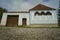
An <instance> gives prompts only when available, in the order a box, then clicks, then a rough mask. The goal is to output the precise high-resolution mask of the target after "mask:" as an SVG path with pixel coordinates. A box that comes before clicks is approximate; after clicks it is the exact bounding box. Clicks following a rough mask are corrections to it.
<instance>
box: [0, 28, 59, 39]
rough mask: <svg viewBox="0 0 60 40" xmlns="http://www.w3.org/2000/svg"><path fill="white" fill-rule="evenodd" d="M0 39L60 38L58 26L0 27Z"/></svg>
mask: <svg viewBox="0 0 60 40" xmlns="http://www.w3.org/2000/svg"><path fill="white" fill-rule="evenodd" d="M0 40H60V28H20V27H0Z"/></svg>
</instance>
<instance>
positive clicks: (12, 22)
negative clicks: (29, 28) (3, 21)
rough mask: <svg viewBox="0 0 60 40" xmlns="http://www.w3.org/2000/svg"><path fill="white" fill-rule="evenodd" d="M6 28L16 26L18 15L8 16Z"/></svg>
mask: <svg viewBox="0 0 60 40" xmlns="http://www.w3.org/2000/svg"><path fill="white" fill-rule="evenodd" d="M7 26H10V27H15V26H18V15H8V18H7Z"/></svg>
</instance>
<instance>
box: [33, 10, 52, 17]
mask: <svg viewBox="0 0 60 40" xmlns="http://www.w3.org/2000/svg"><path fill="white" fill-rule="evenodd" d="M34 15H35V16H36V15H38V16H40V15H52V13H51V12H49V11H48V12H46V13H45V12H43V11H42V12H41V13H39V12H35V14H34Z"/></svg>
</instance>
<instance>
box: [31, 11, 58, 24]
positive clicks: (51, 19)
mask: <svg viewBox="0 0 60 40" xmlns="http://www.w3.org/2000/svg"><path fill="white" fill-rule="evenodd" d="M36 11H38V12H39V13H40V12H42V11H44V10H42V11H41V10H40V11H39V10H36ZM36 11H30V16H31V17H30V24H58V20H57V12H56V10H49V11H50V12H51V13H52V15H41V16H38V15H36V16H34V14H35V12H36ZM47 11H48V10H45V11H44V12H45V13H46V12H47Z"/></svg>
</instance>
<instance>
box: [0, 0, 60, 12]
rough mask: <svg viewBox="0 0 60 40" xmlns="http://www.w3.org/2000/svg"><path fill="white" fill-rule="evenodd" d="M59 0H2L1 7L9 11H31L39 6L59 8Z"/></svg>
mask: <svg viewBox="0 0 60 40" xmlns="http://www.w3.org/2000/svg"><path fill="white" fill-rule="evenodd" d="M58 1H59V0H0V7H3V8H6V9H7V10H8V11H29V9H31V8H33V7H34V6H36V5H38V4H43V5H46V6H49V7H52V8H55V9H56V8H58V4H59V2H58Z"/></svg>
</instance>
